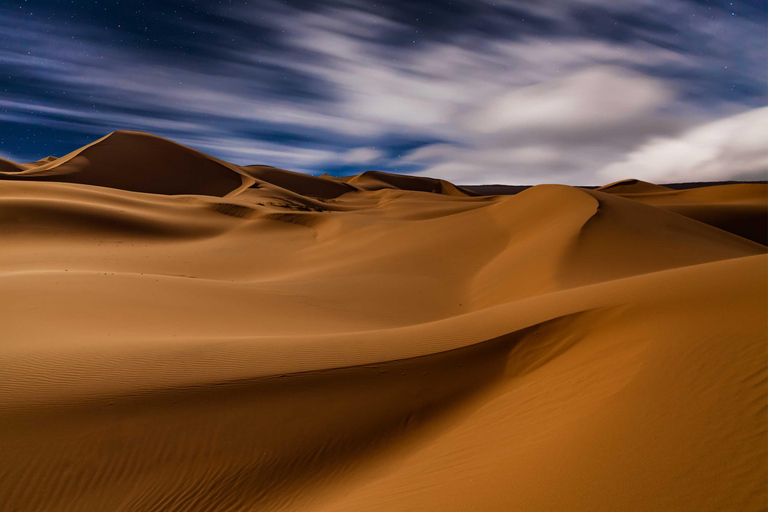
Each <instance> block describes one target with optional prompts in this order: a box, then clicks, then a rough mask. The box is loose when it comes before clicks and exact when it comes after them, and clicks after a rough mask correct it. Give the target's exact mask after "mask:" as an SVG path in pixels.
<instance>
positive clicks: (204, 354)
mask: <svg viewBox="0 0 768 512" xmlns="http://www.w3.org/2000/svg"><path fill="white" fill-rule="evenodd" d="M767 218H768V185H760V184H741V185H722V186H713V187H705V188H697V189H691V190H672V189H669V188H666V187H663V186H658V185H653V184H649V183H643V182H640V181H636V180H627V181H623V182H619V183H616V184H612V185H608V186H605V187H602V188H599V189H595V190H585V189H580V188H575V187H569V186H560V185H541V186H536V187H533V188H530V189H528V190H525V191H523V192H520V193H519V194H516V195H510V196H477V195H476V194H474V193H469V192H467V191H465V190H464V189H462V188H461V187H457V186H454V185H453V184H451V183H448V182H445V181H441V180H432V179H427V178H417V177H411V176H397V175H391V174H386V173H381V172H366V173H363V174H361V175H358V176H354V177H351V178H345V179H339V178H333V177H329V176H321V177H313V176H308V175H304V174H299V173H294V172H290V171H285V170H282V169H277V168H273V167H267V166H237V165H234V164H231V163H228V162H224V161H221V160H218V159H216V158H213V157H210V156H208V155H205V154H203V153H201V152H198V151H195V150H192V149H189V148H186V147H184V146H181V145H178V144H176V143H173V142H171V141H168V140H165V139H162V138H159V137H155V136H152V135H147V134H143V133H137V132H115V133H113V134H110V135H108V136H106V137H104V138H102V139H100V140H98V141H96V142H94V143H93V144H90V145H88V146H86V147H84V148H81V149H79V150H77V151H75V152H73V153H70V154H68V155H65V156H63V157H60V158H55V157H48V158H45V159H43V160H40V161H38V162H34V163H27V164H18V163H14V162H10V161H7V160H0V236H1V237H2V244H1V245H0V307H1V308H2V312H3V315H2V323H0V334H1V335H0V343H1V344H0V370H1V371H0V460H1V461H2V463H0V511H24V512H26V511H30V512H47V511H51V512H53V511H56V512H59V511H61V512H63V511H73V512H105V511H106V512H110V511H121V512H122V511H125V512H128V511H179V512H182V511H208V512H218V511H254V510H292V511H293V510H296V511H304V510H307V511H323V512H331V511H334V512H336V511H345V512H364V511H440V512H448V511H457V512H459V511H490V512H493V511H512V510H515V511H518V510H519V511H576V510H584V511H633V510H637V511H641V510H642V511H648V510H658V511H670V510H686V511H688V510H697V511H709V510H711V511H724V510H734V511H752V510H753V511H758V510H765V509H766V503H768V441H767V435H768V434H767V431H768V416H767V414H768V413H767V411H768V393H767V389H768V388H767V386H768V384H767V379H768V371H767V365H766V362H767V354H766V341H767V333H768V325H767V319H768V314H767V313H768V311H767V304H768V256H766V246H765V243H766V235H767V234H768V225H767V224H766V219H767Z"/></svg>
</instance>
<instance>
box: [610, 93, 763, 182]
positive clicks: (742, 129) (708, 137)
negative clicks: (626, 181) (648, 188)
mask: <svg viewBox="0 0 768 512" xmlns="http://www.w3.org/2000/svg"><path fill="white" fill-rule="evenodd" d="M766 127H768V107H763V108H757V109H753V110H750V111H747V112H744V113H742V114H738V115H735V116H731V117H727V118H724V119H718V120H717V121H713V122H711V123H707V124H704V125H701V126H697V127H695V128H693V129H691V130H688V131H686V132H684V133H682V134H680V135H679V136H678V137H674V138H657V139H652V140H650V141H649V142H647V143H646V144H643V145H641V146H640V147H639V148H637V149H636V150H634V151H632V152H631V153H629V154H628V155H627V156H626V157H625V158H624V159H623V160H621V161H618V162H614V163H612V164H610V165H607V166H605V167H604V168H602V169H601V170H600V171H599V173H598V174H599V175H600V176H601V177H603V178H604V179H605V180H606V181H612V180H618V179H623V178H627V177H633V178H639V179H642V180H647V181H656V182H663V183H672V182H684V181H708V180H727V179H750V178H751V179H762V180H764V179H767V178H768V129H766Z"/></svg>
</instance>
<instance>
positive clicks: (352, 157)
mask: <svg viewBox="0 0 768 512" xmlns="http://www.w3.org/2000/svg"><path fill="white" fill-rule="evenodd" d="M383 156H384V153H382V152H381V151H379V150H378V149H375V148H354V149H350V150H349V151H347V152H346V153H344V154H343V155H341V161H342V162H344V163H345V164H367V163H370V162H373V161H375V160H378V159H380V158H381V157H383Z"/></svg>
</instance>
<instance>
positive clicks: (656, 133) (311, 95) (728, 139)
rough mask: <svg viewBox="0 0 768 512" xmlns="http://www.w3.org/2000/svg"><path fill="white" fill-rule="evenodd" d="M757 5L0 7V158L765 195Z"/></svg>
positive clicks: (766, 49)
mask: <svg viewBox="0 0 768 512" xmlns="http://www.w3.org/2000/svg"><path fill="white" fill-rule="evenodd" d="M767 10H768V6H767V4H766V1H764V0H756V1H742V2H736V1H734V2H727V1H726V2H721V1H706V0H657V1H650V0H633V1H629V0H627V1H620V0H582V1H575V0H574V1H568V0H551V1H544V0H521V1H504V0H501V1H492V0H488V1H483V0H467V1H457V0H452V1H437V2H418V1H413V0H400V1H384V2H376V1H375V0H373V1H360V0H348V1H338V2H323V1H270V0H268V1H261V0H259V1H253V0H251V1H247V2H246V1H219V2H216V1H213V2H212V1H183V0H182V1H173V2H171V1H161V0H157V1H152V2H148V1H131V0H92V1H88V2H85V1H80V0H65V1H64V0H62V1H37V0H29V1H16V0H10V1H9V0H4V1H3V2H2V3H1V4H0V73H2V76H1V77H0V91H2V92H1V93H0V157H3V158H9V159H13V160H16V161H32V160H37V159H39V158H42V157H45V156H47V155H55V156H61V155H63V154H66V153H68V152H70V151H73V150H74V149H77V148H78V147H80V146H82V145H85V144H87V143H89V142H91V141H93V140H95V139H96V138H99V137H102V136H104V135H106V134H107V133H109V132H111V131H113V130H117V129H130V130H141V131H147V132H151V133H155V134H157V135H161V136H163V137H168V138H170V139H173V140H175V141H177V142H180V143H182V144H186V145H188V146H191V147H194V148H196V149H199V150H202V151H205V152H207V153H210V154H212V155H214V156H217V157H220V158H223V159H226V160H229V161H232V162H235V163H239V164H268V165H274V166H278V167H283V168H287V169H291V170H296V171H302V172H309V173H313V174H320V173H323V172H328V173H332V174H336V175H341V174H352V173H359V172H362V171H364V170H368V169H376V170H383V171H388V172H402V173H411V174H423V175H428V176H433V177H438V178H444V179H448V180H451V181H453V182H456V183H460V184H481V183H512V184H532V183H549V182H559V183H570V184H585V185H586V184H603V183H607V182H610V181H615V180H617V179H622V178H628V177H637V178H641V179H647V180H650V181H656V182H673V181H706V180H722V179H747V180H750V179H751V180H756V179H766V170H767V169H768V107H767V106H766V105H768V40H767V39H766V34H767V30H768V21H767V18H766V11H767Z"/></svg>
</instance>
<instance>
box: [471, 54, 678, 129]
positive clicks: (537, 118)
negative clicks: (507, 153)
mask: <svg viewBox="0 0 768 512" xmlns="http://www.w3.org/2000/svg"><path fill="white" fill-rule="evenodd" d="M672 97H673V93H672V91H671V90H670V88H669V87H668V86H666V85H665V84H663V83H662V82H660V81H659V80H656V79H653V78H650V77H647V76H644V75H640V74H638V73H634V72H631V71H629V70H626V69H620V68H608V67H593V68H588V69H586V70H583V71H579V72H577V73H574V74H571V75H569V76H567V77H564V78H562V79H558V80H553V81H550V82H545V83H542V84H537V85H533V86H528V87H522V88H520V89H517V90H514V91H511V92H507V93H504V94H502V95H500V96H498V97H496V98H493V99H492V100H490V101H489V102H488V103H487V104H486V105H484V106H483V107H482V108H481V109H479V110H478V111H476V112H473V113H471V114H470V115H468V116H467V119H466V125H467V127H468V128H469V129H471V130H473V131H475V132H477V133H481V134H491V133H497V132H502V131H506V132H513V131H516V132H519V131H526V132H532V131H536V132H546V133H553V132H558V131H573V130H578V131H579V132H583V131H606V130H611V129H613V128H614V127H616V126H619V125H622V124H625V123H627V122H628V121H631V120H633V119H637V118H639V117H641V116H645V115H648V114H650V113H652V112H653V111H654V110H656V109H658V108H660V107H662V106H665V105H667V104H668V103H669V102H670V101H671V100H672Z"/></svg>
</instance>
